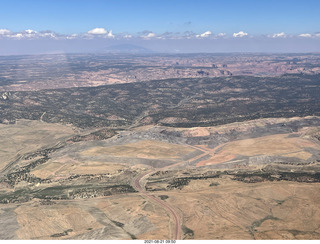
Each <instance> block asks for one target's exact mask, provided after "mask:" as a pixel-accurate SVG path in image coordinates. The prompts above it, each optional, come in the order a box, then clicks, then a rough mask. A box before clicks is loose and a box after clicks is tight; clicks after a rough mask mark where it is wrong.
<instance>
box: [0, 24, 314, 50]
mask: <svg viewBox="0 0 320 244" xmlns="http://www.w3.org/2000/svg"><path fill="white" fill-rule="evenodd" d="M122 44H125V45H127V44H130V45H131V44H132V45H137V46H141V47H143V48H147V49H150V50H153V51H155V52H169V53H170V52H172V53H179V52H182V53H183V52H320V33H300V34H295V35H293V34H287V33H284V32H280V33H274V34H266V35H249V34H248V33H247V32H245V31H243V30H241V31H239V32H234V33H223V32H220V33H215V32H214V31H212V30H207V31H205V32H202V33H195V32H193V31H185V32H164V33H156V32H153V31H150V30H145V31H142V32H138V33H114V32H113V31H112V30H110V29H107V28H103V27H97V28H93V29H91V30H88V31H87V32H84V33H74V34H70V35H66V34H60V33H57V32H54V31H51V30H40V31H38V30H33V29H26V30H23V31H19V32H14V31H12V30H9V29H8V28H0V55H10V54H34V53H56V52H71V53H72V52H101V50H102V51H103V50H106V47H108V46H111V45H122Z"/></svg>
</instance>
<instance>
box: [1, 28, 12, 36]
mask: <svg viewBox="0 0 320 244" xmlns="http://www.w3.org/2000/svg"><path fill="white" fill-rule="evenodd" d="M10 34H11V31H10V30H8V29H0V35H10Z"/></svg>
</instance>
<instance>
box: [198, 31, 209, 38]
mask: <svg viewBox="0 0 320 244" xmlns="http://www.w3.org/2000/svg"><path fill="white" fill-rule="evenodd" d="M211 34H212V33H211V31H206V32H204V33H202V34H200V35H196V37H197V38H205V37H209V36H210V35H211Z"/></svg>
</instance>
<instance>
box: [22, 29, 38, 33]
mask: <svg viewBox="0 0 320 244" xmlns="http://www.w3.org/2000/svg"><path fill="white" fill-rule="evenodd" d="M25 32H26V33H27V34H37V32H36V31H34V30H30V29H28V30H25Z"/></svg>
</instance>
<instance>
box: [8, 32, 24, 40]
mask: <svg viewBox="0 0 320 244" xmlns="http://www.w3.org/2000/svg"><path fill="white" fill-rule="evenodd" d="M11 37H12V38H16V39H21V38H23V37H24V35H23V34H21V33H17V34H15V35H11Z"/></svg>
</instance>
